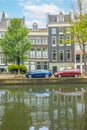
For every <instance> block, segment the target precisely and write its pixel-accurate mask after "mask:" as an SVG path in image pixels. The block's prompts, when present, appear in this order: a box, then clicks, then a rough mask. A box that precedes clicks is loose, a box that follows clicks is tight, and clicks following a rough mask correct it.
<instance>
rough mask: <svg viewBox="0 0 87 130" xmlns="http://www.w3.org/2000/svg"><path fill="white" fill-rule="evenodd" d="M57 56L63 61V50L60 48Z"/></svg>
mask: <svg viewBox="0 0 87 130" xmlns="http://www.w3.org/2000/svg"><path fill="white" fill-rule="evenodd" d="M59 54H60V55H59V56H60V59H59V60H60V61H61V62H62V61H64V50H60V52H59Z"/></svg>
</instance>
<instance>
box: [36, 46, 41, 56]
mask: <svg viewBox="0 0 87 130" xmlns="http://www.w3.org/2000/svg"><path fill="white" fill-rule="evenodd" d="M36 58H41V49H40V48H37V50H36Z"/></svg>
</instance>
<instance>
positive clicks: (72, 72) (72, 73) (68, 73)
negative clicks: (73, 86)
mask: <svg viewBox="0 0 87 130" xmlns="http://www.w3.org/2000/svg"><path fill="white" fill-rule="evenodd" d="M80 75H81V71H80V70H79V69H65V70H64V71H59V72H55V73H54V76H55V77H78V76H80Z"/></svg>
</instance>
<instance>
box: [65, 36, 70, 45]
mask: <svg viewBox="0 0 87 130" xmlns="http://www.w3.org/2000/svg"><path fill="white" fill-rule="evenodd" d="M69 41H70V43H67V42H69ZM66 44H67V46H70V45H71V36H68V35H67V36H66Z"/></svg>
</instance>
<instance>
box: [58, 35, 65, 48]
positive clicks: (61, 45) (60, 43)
mask: <svg viewBox="0 0 87 130" xmlns="http://www.w3.org/2000/svg"><path fill="white" fill-rule="evenodd" d="M60 38H62V39H60ZM60 40H61V41H62V42H63V43H62V44H61V43H60ZM59 45H60V46H63V45H64V36H59Z"/></svg>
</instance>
